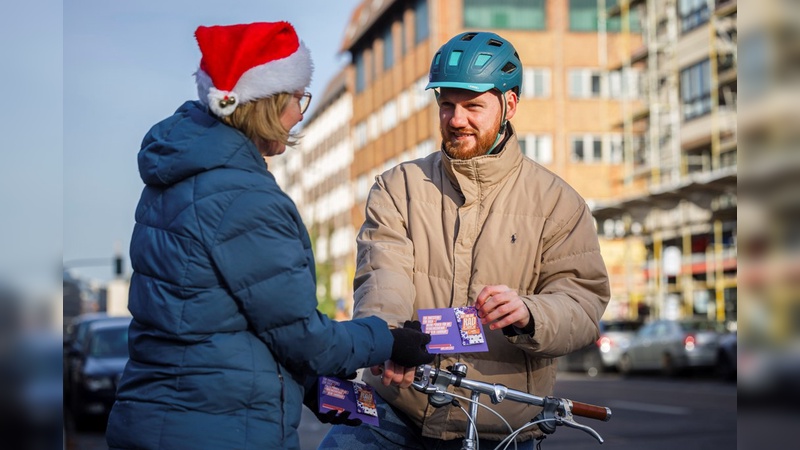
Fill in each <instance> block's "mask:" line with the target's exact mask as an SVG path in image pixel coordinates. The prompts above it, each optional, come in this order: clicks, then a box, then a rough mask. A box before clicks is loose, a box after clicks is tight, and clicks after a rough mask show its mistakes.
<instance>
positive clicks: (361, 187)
mask: <svg viewBox="0 0 800 450" xmlns="http://www.w3.org/2000/svg"><path fill="white" fill-rule="evenodd" d="M369 188H370V185H369V179H368V178H367V176H366V175H359V176H358V178H356V201H359V202H363V201H364V200H366V199H367V196H368V195H369Z"/></svg>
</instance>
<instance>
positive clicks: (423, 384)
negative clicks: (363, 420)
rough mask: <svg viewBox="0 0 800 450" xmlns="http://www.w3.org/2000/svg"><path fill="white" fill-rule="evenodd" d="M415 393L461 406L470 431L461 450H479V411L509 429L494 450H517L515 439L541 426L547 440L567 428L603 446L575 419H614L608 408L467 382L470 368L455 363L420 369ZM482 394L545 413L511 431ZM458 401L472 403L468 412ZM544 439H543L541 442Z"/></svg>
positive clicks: (436, 403) (433, 402)
mask: <svg viewBox="0 0 800 450" xmlns="http://www.w3.org/2000/svg"><path fill="white" fill-rule="evenodd" d="M411 385H412V386H413V387H414V389H416V390H418V391H420V392H422V393H424V394H427V395H428V402H429V403H430V404H431V405H432V406H434V407H437V408H438V407H441V406H445V405H448V404H452V405H454V406H458V407H459V408H461V410H462V411H463V412H464V414H466V416H467V419H468V420H467V431H466V434H465V437H464V440H463V444H462V447H461V448H462V450H473V449H475V450H477V449H478V446H477V445H478V444H477V443H478V431H477V427H476V425H475V423H476V422H475V421H476V419H477V416H478V407H479V406H481V407H484V408H486V409H487V410H489V411H491V412H492V413H493V414H495V415H497V416H498V417H500V419H501V420H502V421H503V422H505V424H506V426H507V427H508V428H509V431H510V433H509V435H508V436H507V437H506V438H505V439H504V440H502V441H501V442H500V444H498V446H497V447H496V448H495V450H499V449H501V448H502V449H507V448H508V446H509V445H510V444H511V443H512V442H513V443H514V448H516V445H517V444H516V441H515V440H514V438H515V437H516V436H517V434H519V433H520V432H521V431H522V430H524V429H526V428H528V427H531V426H534V425H538V426H539V429H540V430H541V431H542V432H543V433H544V436H545V437H546V436H547V435H549V434H552V433H554V432H555V430H556V427H557V426H566V427H569V428H575V429H578V430H581V431H583V432H586V433H588V434H589V435H591V436H592V437H594V438H595V439H597V441H598V442H600V443H601V444H602V443H603V442H604V441H603V438H602V437H601V436H600V434H598V433H597V431H595V430H594V429H592V428H591V427H588V426H586V425H582V424H579V423H578V422H576V421H575V419H574V418H573V416H581V417H586V418H590V419H596V420H602V421H604V422H607V421H609V420H610V419H611V409H609V408H608V407H605V406H596V405H590V404H588V403H582V402H576V401H572V400H569V399H566V398H557V397H552V396H548V397H539V396H536V395H532V394H529V393H527V392H522V391H518V390H515V389H509V388H507V387H506V386H504V385H502V384H491V383H484V382H481V381H477V380H471V379H469V378H467V366H466V365H465V364H462V363H455V364H453V365H452V366H450V367H448V368H447V370H444V369H440V368H437V367H434V366H431V365H428V364H424V365H421V366H418V367H417V369H416V372H415V374H414V382H413V383H412V384H411ZM448 386H455V387H462V388H465V389H467V390H469V391H470V392H471V393H472V394H471V398H466V397H463V396H461V395H457V394H454V393H452V392H447V387H448ZM481 394H486V395H488V396H489V398H490V399H491V401H492V404H495V405H496V404H498V403H500V402H501V401H503V400H506V399H508V400H511V401H516V402H522V403H527V404H530V405H534V406H541V407H542V411H541V412H540V413H539V414H538V415H536V417H534V418H533V419H531V421H530V422H528V423H526V424H525V425H523V426H522V427H520V428H518V429H517V430H514V429H512V427H511V425H509V424H508V422H507V421H506V420H505V419H504V418H503V417H502V416H501V415H500V414H499V413H497V412H496V411H494V410H493V409H492V408H490V407H489V406H486V405H484V404H482V403H480V402H479V398H480V395H481ZM457 399H462V400H466V401H468V402H469V403H470V410H469V412H467V411H466V409H464V408H463V407H462V406H461V405H460V404H459V403H458V400H457ZM541 439H543V438H541ZM540 446H541V440H540V441H539V443H538V444H537V448H539V447H540Z"/></svg>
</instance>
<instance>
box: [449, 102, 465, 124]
mask: <svg viewBox="0 0 800 450" xmlns="http://www.w3.org/2000/svg"><path fill="white" fill-rule="evenodd" d="M467 123H468V122H467V110H466V109H465V108H462V107H461V106H458V105H456V106H455V108H453V115H452V116H450V126H452V127H453V128H463V127H465V126H467Z"/></svg>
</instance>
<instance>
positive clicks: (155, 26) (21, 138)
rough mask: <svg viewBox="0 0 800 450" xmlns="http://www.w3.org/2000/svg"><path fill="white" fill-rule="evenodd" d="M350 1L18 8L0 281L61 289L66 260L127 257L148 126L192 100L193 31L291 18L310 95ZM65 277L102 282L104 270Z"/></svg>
mask: <svg viewBox="0 0 800 450" xmlns="http://www.w3.org/2000/svg"><path fill="white" fill-rule="evenodd" d="M359 2H360V0H336V1H331V0H294V1H281V2H278V1H265V0H261V1H254V0H245V1H230V2H220V1H218V0H215V1H211V0H191V1H189V0H137V1H132V2H124V1H108V0H102V1H101V0H70V1H69V2H63V3H62V2H60V1H55V0H35V1H33V2H16V3H24V4H15V5H14V6H11V7H10V8H11V10H10V11H9V10H6V12H8V13H9V14H3V17H2V18H0V33H2V34H0V37H2V42H3V45H2V50H0V52H2V53H0V57H2V58H3V61H4V62H3V66H4V70H3V71H2V72H3V73H2V74H1V75H0V77H2V78H0V81H2V83H3V86H4V88H3V91H4V92H5V100H4V103H5V104H6V107H5V108H0V115H2V116H0V117H1V118H2V120H1V121H0V122H2V123H3V125H2V132H3V136H4V141H5V142H4V145H3V149H4V150H5V151H4V155H3V158H4V161H5V164H3V165H2V169H0V199H2V204H3V206H4V208H3V209H4V210H5V212H4V216H5V218H4V219H3V220H2V225H0V236H2V242H0V244H2V245H1V246H0V247H2V248H3V250H2V251H0V283H2V282H3V281H2V280H3V279H5V280H9V279H10V280H15V281H18V282H23V280H22V278H24V277H30V276H31V275H33V274H34V273H35V274H36V275H46V276H48V277H49V278H50V279H51V281H53V282H56V281H57V282H59V283H60V272H59V268H60V263H61V260H62V256H63V261H65V262H67V263H69V262H70V261H76V260H84V259H95V258H101V259H102V258H108V260H109V261H111V258H112V255H113V254H114V251H115V248H116V247H119V248H121V249H122V251H123V252H124V254H125V255H126V257H127V252H128V245H129V242H130V234H131V231H132V229H133V221H134V219H133V214H134V209H135V207H136V202H137V200H138V197H139V194H140V192H141V188H142V182H141V180H140V179H139V176H138V173H137V168H136V153H137V151H138V150H139V144H140V142H141V139H142V137H143V136H144V134H145V133H146V132H147V130H148V129H149V128H150V126H151V125H153V124H154V123H155V122H157V121H159V120H161V119H162V118H164V117H166V116H168V115H170V114H171V113H172V112H173V111H174V110H175V109H176V108H177V107H178V106H180V104H181V103H183V102H184V101H185V100H189V99H195V98H196V97H197V93H196V89H195V85H194V78H193V77H192V74H193V73H194V71H195V70H196V69H197V65H198V63H199V60H200V52H199V50H198V49H197V45H196V42H195V40H194V30H195V29H196V28H197V26H198V25H215V24H232V23H249V22H256V21H267V22H272V21H278V20H287V21H289V22H291V23H292V24H293V25H294V26H295V28H296V29H297V32H298V34H299V35H300V38H301V39H302V40H303V41H304V42H305V43H306V45H307V46H308V47H309V49H310V50H311V54H312V58H313V60H314V65H315V72H314V77H313V80H312V84H311V86H310V88H309V91H311V93H312V94H314V95H315V96H316V97H317V98H319V97H320V96H321V94H322V91H323V89H324V88H325V85H326V84H327V82H328V81H329V80H330V79H331V78H332V76H333V75H334V74H335V73H336V72H337V71H338V69H339V68H341V67H342V66H343V65H344V64H345V63H346V62H347V60H348V57H347V55H342V54H339V53H338V50H339V46H340V44H341V42H342V36H343V34H344V28H345V26H346V24H347V21H348V20H349V18H350V15H351V14H352V12H353V10H354V9H355V7H356V6H357V5H358V3H359ZM7 43H8V44H12V45H7ZM14 43H16V44H15V45H13V44H14ZM9 62H13V64H10V63H9ZM6 67H9V68H11V67H15V68H17V69H16V70H6ZM62 105H63V108H62ZM312 108H313V105H312ZM62 207H63V209H62ZM62 232H63V234H62ZM126 266H127V269H128V270H130V267H129V265H128V264H127V261H126ZM75 272H76V273H77V274H78V275H79V276H83V277H87V278H91V279H97V280H100V281H105V280H108V279H110V278H111V273H112V268H111V265H110V264H109V265H108V266H98V267H85V268H76V269H75ZM22 274H24V277H23V276H22ZM54 274H56V275H58V276H55V275H54Z"/></svg>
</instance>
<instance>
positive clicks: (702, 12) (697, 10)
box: [678, 0, 709, 33]
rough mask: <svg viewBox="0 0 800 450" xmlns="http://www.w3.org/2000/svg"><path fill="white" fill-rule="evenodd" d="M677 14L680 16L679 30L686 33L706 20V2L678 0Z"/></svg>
mask: <svg viewBox="0 0 800 450" xmlns="http://www.w3.org/2000/svg"><path fill="white" fill-rule="evenodd" d="M678 14H679V15H680V16H681V32H683V33H686V32H687V31H690V30H693V29H695V28H697V27H699V26H700V25H702V24H704V23H706V22H708V17H709V11H708V2H707V1H706V0H680V2H679V5H678Z"/></svg>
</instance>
